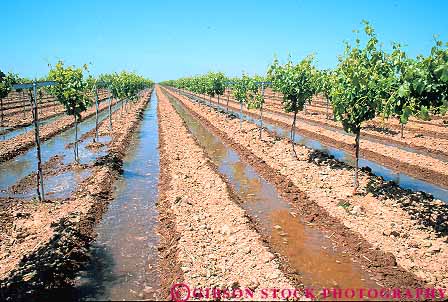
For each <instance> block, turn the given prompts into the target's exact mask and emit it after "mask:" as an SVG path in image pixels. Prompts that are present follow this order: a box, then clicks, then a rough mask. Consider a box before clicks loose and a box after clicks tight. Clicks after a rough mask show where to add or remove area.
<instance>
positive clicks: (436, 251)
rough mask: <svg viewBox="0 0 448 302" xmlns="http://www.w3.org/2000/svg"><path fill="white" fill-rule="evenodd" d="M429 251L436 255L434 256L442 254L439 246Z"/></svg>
mask: <svg viewBox="0 0 448 302" xmlns="http://www.w3.org/2000/svg"><path fill="white" fill-rule="evenodd" d="M428 251H429V253H431V254H432V255H434V254H437V253H439V252H440V247H439V246H433V247H430V249H429V250H428Z"/></svg>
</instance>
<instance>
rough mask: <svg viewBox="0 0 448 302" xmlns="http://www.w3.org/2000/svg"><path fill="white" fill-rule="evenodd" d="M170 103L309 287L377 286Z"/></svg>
mask: <svg viewBox="0 0 448 302" xmlns="http://www.w3.org/2000/svg"><path fill="white" fill-rule="evenodd" d="M171 101H172V104H173V105H174V107H175V108H176V110H177V112H178V113H179V114H180V115H181V117H182V118H183V119H184V121H185V122H186V124H187V126H188V128H189V129H190V131H191V133H192V134H193V135H194V136H195V137H196V138H197V139H198V142H199V144H200V145H201V146H202V147H203V148H204V149H205V151H206V152H207V154H208V155H209V157H210V158H211V160H212V161H213V162H214V163H215V164H216V165H217V166H218V168H219V171H220V172H221V173H222V174H224V175H225V176H226V177H227V179H228V180H229V181H230V183H231V185H232V186H233V188H234V189H235V191H236V193H237V194H238V195H239V197H240V198H241V200H243V201H244V203H243V204H242V207H243V208H244V209H245V210H246V211H247V212H248V214H249V215H250V216H251V217H254V218H256V220H257V222H258V223H259V224H260V225H261V227H262V232H263V233H264V234H265V235H266V236H268V237H270V238H271V243H272V245H273V247H274V249H275V250H276V251H277V252H279V253H280V254H282V255H283V256H285V257H287V259H288V260H289V262H290V264H291V266H292V267H293V268H294V269H295V270H296V271H297V272H300V273H301V274H302V275H303V279H304V281H305V283H306V284H305V285H306V286H309V287H312V286H313V287H316V288H321V287H341V288H342V287H343V288H360V287H375V286H376V284H375V283H374V282H373V281H369V280H368V277H367V276H366V275H365V274H364V273H363V272H362V271H361V269H360V267H359V265H358V264H355V263H353V262H352V261H351V260H350V259H349V258H348V257H346V256H345V254H343V253H340V252H338V251H336V250H334V249H333V244H332V242H331V241H330V240H329V239H328V238H327V237H325V236H324V235H323V234H322V233H321V232H320V231H319V230H316V229H313V228H312V227H309V226H307V225H305V224H304V223H303V222H302V221H301V220H299V218H297V217H294V216H292V214H291V212H292V211H293V209H292V208H291V206H290V205H289V204H288V203H287V202H285V201H284V200H283V199H282V198H281V197H280V196H279V194H278V193H277V191H276V190H275V188H274V187H273V186H272V185H271V184H270V183H268V182H267V181H266V180H264V179H263V178H262V177H260V176H259V175H258V174H257V172H256V171H255V170H254V169H253V168H252V167H251V166H249V165H247V164H245V163H244V162H242V161H241V159H240V157H239V155H238V154H237V153H236V152H235V151H233V150H232V149H231V148H229V147H228V146H227V145H225V144H224V143H223V142H222V141H220V140H219V138H217V137H215V136H214V135H213V134H212V133H210V132H209V131H208V130H207V129H206V128H205V127H204V126H202V124H201V123H200V122H198V121H197V120H196V119H194V118H193V117H192V116H191V115H189V113H188V112H186V111H185V109H184V108H183V107H182V105H181V104H180V103H178V102H177V101H175V100H174V99H172V98H171Z"/></svg>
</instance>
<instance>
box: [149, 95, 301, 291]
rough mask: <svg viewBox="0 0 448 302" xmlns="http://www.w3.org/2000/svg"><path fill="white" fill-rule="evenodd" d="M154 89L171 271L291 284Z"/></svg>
mask: <svg viewBox="0 0 448 302" xmlns="http://www.w3.org/2000/svg"><path fill="white" fill-rule="evenodd" d="M158 89H160V88H158ZM157 92H158V98H159V123H160V136H161V142H160V143H161V148H160V153H161V159H162V163H163V164H164V166H163V167H164V168H163V170H162V171H163V173H165V175H164V177H165V180H163V182H165V184H164V186H162V187H161V188H162V189H163V190H164V191H163V192H161V193H162V196H163V198H162V199H160V202H159V205H158V206H159V208H161V209H160V211H161V213H162V215H164V213H167V212H168V213H170V220H171V221H172V222H173V224H174V225H171V226H170V227H171V228H174V229H175V230H176V232H175V233H176V234H177V236H178V237H177V238H175V239H174V240H175V241H177V244H175V245H172V246H171V248H170V249H172V250H171V251H170V252H171V253H173V254H176V253H177V254H176V258H177V262H178V265H179V266H180V269H181V271H182V272H183V274H182V276H177V277H180V278H181V280H182V281H183V282H185V283H187V284H188V285H190V287H212V288H213V287H218V288H223V287H225V288H232V287H235V286H236V287H249V288H253V289H255V288H258V287H260V288H272V287H280V288H293V287H292V286H291V283H290V281H288V279H287V278H286V277H285V275H284V274H283V272H282V271H281V270H280V268H279V263H278V259H277V258H276V257H275V256H274V255H273V254H272V253H271V252H270V251H269V248H268V247H267V246H265V245H264V244H263V243H262V240H261V237H260V235H259V234H258V233H257V232H256V231H255V230H254V229H253V228H252V227H251V223H250V221H249V219H248V218H247V217H246V214H245V212H244V210H242V209H241V208H240V207H239V206H238V205H237V204H236V203H235V202H234V201H232V198H231V196H230V193H229V191H228V188H227V185H226V183H225V182H224V181H223V180H222V179H221V177H220V176H219V174H217V173H216V172H215V171H214V170H213V168H212V166H211V163H210V161H209V160H208V158H207V157H206V155H205V154H204V151H203V150H202V149H201V148H200V147H199V146H198V145H197V144H196V142H195V141H194V139H193V137H192V136H191V134H189V132H188V130H187V129H186V127H185V126H184V125H183V122H182V120H181V118H180V117H179V116H178V115H177V113H176V112H175V110H174V108H173V107H172V106H171V104H169V102H168V99H167V98H166V96H165V95H164V94H162V93H161V92H160V90H157ZM167 181H168V182H169V184H168V183H167ZM162 217H164V216H162ZM162 223H164V220H162ZM162 227H163V226H162ZM169 269H171V268H168V270H169ZM169 285H170V284H167V286H169ZM167 286H166V287H167ZM165 290H168V288H165Z"/></svg>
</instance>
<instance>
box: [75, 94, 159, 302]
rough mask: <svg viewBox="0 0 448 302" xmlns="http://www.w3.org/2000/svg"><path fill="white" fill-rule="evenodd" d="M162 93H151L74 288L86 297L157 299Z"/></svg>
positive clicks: (95, 298)
mask: <svg viewBox="0 0 448 302" xmlns="http://www.w3.org/2000/svg"><path fill="white" fill-rule="evenodd" d="M158 140H159V136H158V124H157V98H156V94H155V92H153V94H152V96H151V101H150V103H149V105H148V108H147V109H146V111H145V112H144V115H143V121H142V124H141V127H140V130H139V131H138V132H137V133H136V134H135V135H134V137H133V139H132V141H131V142H130V144H129V145H130V149H129V150H128V153H127V155H126V157H125V158H124V162H123V170H124V173H123V175H121V177H120V178H119V179H118V180H117V181H116V182H115V189H114V197H115V198H114V201H112V202H111V204H110V205H109V208H108V210H107V212H106V213H105V214H104V216H103V219H102V221H101V222H100V223H99V224H98V226H97V227H96V232H97V233H98V237H97V239H96V241H95V242H94V243H93V244H92V247H91V249H90V254H91V259H90V263H89V264H88V267H87V269H86V270H85V271H82V272H80V273H79V275H78V277H77V281H76V286H75V289H74V292H75V294H74V295H75V296H76V297H77V298H79V299H82V300H123V299H124V300H138V299H143V298H145V299H152V300H153V299H154V297H155V296H154V295H155V294H156V292H157V290H158V289H159V284H160V281H159V276H158V270H157V261H158V252H157V246H158V244H159V238H158V235H157V234H156V232H155V228H156V226H157V224H158V219H157V217H158V212H157V208H156V201H157V199H158V180H159V151H158V144H159V143H158Z"/></svg>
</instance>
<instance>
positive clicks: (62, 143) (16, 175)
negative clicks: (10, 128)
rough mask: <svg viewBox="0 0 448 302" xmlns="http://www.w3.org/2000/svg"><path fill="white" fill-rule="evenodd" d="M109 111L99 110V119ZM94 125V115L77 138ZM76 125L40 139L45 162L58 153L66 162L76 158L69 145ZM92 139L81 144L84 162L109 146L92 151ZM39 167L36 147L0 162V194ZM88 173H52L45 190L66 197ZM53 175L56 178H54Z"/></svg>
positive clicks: (26, 194)
mask: <svg viewBox="0 0 448 302" xmlns="http://www.w3.org/2000/svg"><path fill="white" fill-rule="evenodd" d="M119 106H120V105H119V104H115V105H114V106H113V107H112V110H113V111H115V110H118V108H119ZM108 114H109V111H108V110H104V111H102V112H100V113H99V114H98V120H99V122H101V121H102V120H104V119H105V118H107V117H108ZM94 127H95V116H93V117H90V118H88V119H86V120H84V121H82V122H81V123H79V124H78V138H80V137H81V136H82V135H83V134H85V133H87V132H89V131H90V130H92V129H93V128H94ZM74 135H75V129H74V127H72V128H70V129H68V130H66V131H64V132H62V133H60V134H58V135H56V136H54V137H52V138H51V139H49V140H47V141H45V142H42V143H41V155H42V163H45V162H46V161H48V160H49V159H50V158H51V157H53V156H55V155H59V156H61V157H62V159H63V160H62V161H63V164H66V165H68V164H70V163H72V162H73V159H74V155H73V148H72V147H69V148H67V147H66V145H67V144H70V143H72V142H73V140H74ZM108 141H110V137H109V136H102V137H99V142H101V143H103V144H104V143H107V142H108ZM89 143H90V140H84V141H82V142H80V143H79V144H78V148H79V157H80V163H81V164H89V163H93V161H94V160H95V159H96V158H97V157H99V156H102V155H105V154H106V153H105V152H106V150H105V149H104V148H103V149H100V150H97V151H92V150H90V149H89V148H87V145H88V144H89ZM36 167H37V159H36V148H35V147H33V148H31V149H29V150H27V151H26V152H25V153H23V154H21V155H19V156H17V157H15V158H13V159H11V160H8V161H5V162H3V163H0V196H10V195H11V194H10V193H9V192H7V189H8V187H10V186H11V185H13V184H15V183H16V182H17V181H19V180H20V179H22V178H23V177H25V176H27V175H28V174H30V173H32V172H34V171H35V170H36ZM86 176H88V175H87V174H86V173H85V172H80V173H77V172H73V173H65V174H61V175H57V176H51V177H50V178H49V179H44V188H45V193H50V194H49V196H52V195H53V194H52V193H56V194H55V195H54V196H55V197H59V198H64V197H67V196H69V195H70V193H71V191H72V190H73V189H74V184H76V183H77V180H80V179H84V178H85V177H86ZM52 178H54V179H52ZM34 194H35V192H34V191H33V190H30V191H27V192H23V194H18V195H17V196H15V197H19V198H23V197H25V198H28V197H30V196H32V195H34Z"/></svg>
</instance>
